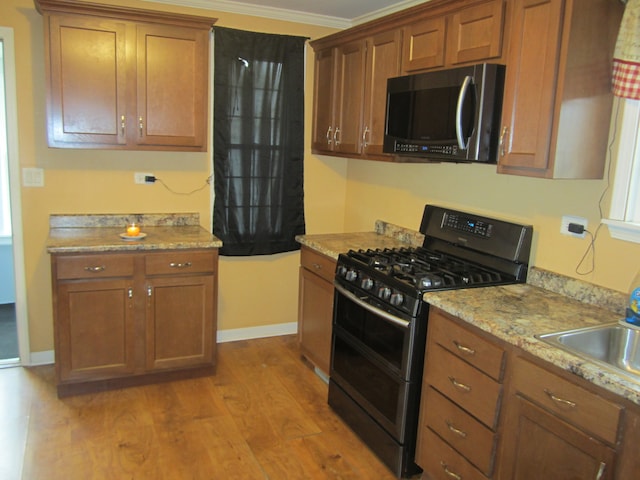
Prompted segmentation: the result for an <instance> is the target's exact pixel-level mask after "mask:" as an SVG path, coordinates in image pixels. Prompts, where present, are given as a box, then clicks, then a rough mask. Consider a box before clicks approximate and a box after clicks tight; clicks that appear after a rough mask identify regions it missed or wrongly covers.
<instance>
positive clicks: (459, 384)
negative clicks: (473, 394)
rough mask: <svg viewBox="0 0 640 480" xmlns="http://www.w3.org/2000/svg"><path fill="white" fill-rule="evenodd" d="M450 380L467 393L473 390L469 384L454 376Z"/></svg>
mask: <svg viewBox="0 0 640 480" xmlns="http://www.w3.org/2000/svg"><path fill="white" fill-rule="evenodd" d="M449 381H450V382H451V384H452V385H453V386H454V387H456V388H457V389H458V390H460V391H461V392H465V393H467V392H470V391H471V387H470V386H469V385H465V384H464V383H460V382H458V381H457V380H456V379H455V378H454V377H449Z"/></svg>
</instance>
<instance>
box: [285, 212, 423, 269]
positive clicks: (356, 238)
mask: <svg viewBox="0 0 640 480" xmlns="http://www.w3.org/2000/svg"><path fill="white" fill-rule="evenodd" d="M296 241H298V242H299V243H300V244H301V245H304V246H307V247H309V248H312V249H314V250H316V251H318V252H320V253H322V254H324V255H326V256H328V257H331V258H333V259H334V260H337V259H338V255H340V254H341V253H346V252H348V251H349V250H360V249H369V248H370V249H378V248H401V247H418V246H422V242H423V241H424V235H422V234H421V233H419V232H416V231H413V230H409V229H406V228H403V227H399V226H397V225H393V224H391V223H387V222H383V221H382V220H377V221H376V223H375V230H374V231H372V232H355V233H327V234H318V235H297V236H296Z"/></svg>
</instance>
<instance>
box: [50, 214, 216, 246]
mask: <svg viewBox="0 0 640 480" xmlns="http://www.w3.org/2000/svg"><path fill="white" fill-rule="evenodd" d="M130 222H135V223H139V224H140V225H141V228H142V233H145V234H146V237H145V238H143V239H142V240H135V241H131V240H123V239H121V238H120V234H121V233H123V232H124V230H125V226H126V224H127V223H130ZM221 246H222V241H220V239H218V238H217V237H216V236H214V235H212V234H211V233H209V232H208V231H207V230H205V229H204V228H202V227H201V226H200V218H199V215H198V214H197V213H179V214H131V215H123V214H96V215H51V216H50V218H49V238H48V239H47V251H48V252H49V253H83V252H84V253H91V252H109V251H136V250H174V249H191V248H220V247H221Z"/></svg>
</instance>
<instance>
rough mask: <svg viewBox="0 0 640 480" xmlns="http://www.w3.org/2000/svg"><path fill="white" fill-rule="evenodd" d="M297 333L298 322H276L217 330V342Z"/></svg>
mask: <svg viewBox="0 0 640 480" xmlns="http://www.w3.org/2000/svg"><path fill="white" fill-rule="evenodd" d="M294 333H298V322H290V323H276V324H273V325H263V326H260V327H246V328H231V329H228V330H218V343H225V342H235V341H236V340H250V339H252V338H266V337H277V336H279V335H291V334H294Z"/></svg>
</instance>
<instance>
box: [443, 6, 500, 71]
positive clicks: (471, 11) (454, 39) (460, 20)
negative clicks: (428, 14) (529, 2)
mask: <svg viewBox="0 0 640 480" xmlns="http://www.w3.org/2000/svg"><path fill="white" fill-rule="evenodd" d="M503 17H504V3H503V0H494V1H492V2H487V3H483V4H480V5H474V6H472V7H468V8H464V9H462V10H460V11H459V12H456V13H454V14H453V15H451V19H450V25H449V29H448V34H447V37H448V40H447V48H446V49H447V64H448V65H456V64H458V63H463V62H474V61H486V60H489V59H491V58H496V57H499V56H500V54H501V52H502V24H503Z"/></svg>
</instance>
